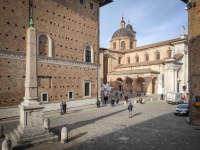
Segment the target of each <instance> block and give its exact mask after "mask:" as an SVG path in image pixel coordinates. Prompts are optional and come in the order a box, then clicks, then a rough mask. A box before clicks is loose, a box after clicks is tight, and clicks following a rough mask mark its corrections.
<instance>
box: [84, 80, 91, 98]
mask: <svg viewBox="0 0 200 150" xmlns="http://www.w3.org/2000/svg"><path fill="white" fill-rule="evenodd" d="M86 83H89V95H86V89H85V88H86V87H85V84H86ZM83 87H84V89H83V97H84V98H87V97H91V80H85V81H84V85H83Z"/></svg>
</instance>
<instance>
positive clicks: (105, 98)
mask: <svg viewBox="0 0 200 150" xmlns="http://www.w3.org/2000/svg"><path fill="white" fill-rule="evenodd" d="M107 100H108V97H107V95H106V96H104V102H105V104H106V103H107Z"/></svg>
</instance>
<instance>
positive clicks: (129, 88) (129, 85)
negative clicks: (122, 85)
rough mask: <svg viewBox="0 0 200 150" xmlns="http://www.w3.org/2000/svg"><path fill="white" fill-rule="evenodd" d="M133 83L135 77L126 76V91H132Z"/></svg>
mask: <svg viewBox="0 0 200 150" xmlns="http://www.w3.org/2000/svg"><path fill="white" fill-rule="evenodd" d="M132 84H133V79H132V78H130V77H126V91H130V92H131V91H132Z"/></svg>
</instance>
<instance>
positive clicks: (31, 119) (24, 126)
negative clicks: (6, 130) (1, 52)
mask: <svg viewBox="0 0 200 150" xmlns="http://www.w3.org/2000/svg"><path fill="white" fill-rule="evenodd" d="M31 16H32V14H31ZM36 44H37V43H36V29H35V28H34V27H33V21H32V17H31V18H30V27H29V28H28V29H27V32H26V79H25V97H24V101H23V102H22V103H21V104H20V105H18V106H19V110H20V124H19V125H18V127H17V129H15V130H14V132H11V133H10V134H11V137H12V139H13V141H14V142H15V143H16V144H27V143H29V144H30V143H31V144H33V143H37V141H41V140H42V141H45V140H51V139H57V138H58V137H57V136H56V135H54V134H53V133H49V131H48V130H47V129H45V127H44V123H43V108H44V105H42V103H40V102H39V101H38V84H37V78H38V69H37V51H36Z"/></svg>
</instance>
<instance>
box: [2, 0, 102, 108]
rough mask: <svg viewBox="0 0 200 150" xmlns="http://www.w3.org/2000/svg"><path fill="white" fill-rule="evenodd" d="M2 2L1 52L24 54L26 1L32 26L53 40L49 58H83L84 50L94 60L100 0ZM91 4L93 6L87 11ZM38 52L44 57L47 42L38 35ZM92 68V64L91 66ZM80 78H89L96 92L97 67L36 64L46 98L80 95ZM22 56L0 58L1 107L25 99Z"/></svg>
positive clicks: (82, 94) (72, 59)
mask: <svg viewBox="0 0 200 150" xmlns="http://www.w3.org/2000/svg"><path fill="white" fill-rule="evenodd" d="M30 2H31V3H30V4H29V1H28V0H16V1H12V0H0V3H1V6H0V14H1V18H0V26H1V28H0V50H6V51H12V52H18V53H20V54H22V53H25V52H26V40H25V39H26V37H25V36H26V30H27V28H28V26H29V5H30V6H32V7H33V21H34V28H36V29H37V34H39V33H41V32H43V33H45V34H47V35H49V36H50V37H51V39H52V41H53V58H57V59H61V60H69V61H73V62H79V63H80V62H83V60H84V48H85V46H86V45H88V44H89V45H90V46H92V47H93V50H94V63H95V64H97V63H98V62H97V61H98V55H97V54H98V40H99V39H98V30H99V29H98V3H97V1H96V0H84V4H80V3H79V0H65V1H63V0H45V1H43V0H42V1H41V0H32V1H30ZM90 3H93V9H90ZM38 44H39V55H40V56H46V57H48V53H49V40H48V38H47V36H44V35H41V36H40V38H39V43H38ZM90 65H91V66H95V65H94V64H90ZM84 80H90V81H91V89H92V91H91V97H96V96H97V69H94V67H88V66H86V67H84V66H78V65H77V66H70V65H65V64H56V63H52V62H51V63H46V62H39V63H38V83H39V89H38V90H39V92H38V96H39V99H41V92H48V93H49V101H50V102H53V101H61V100H68V92H69V91H73V92H74V96H73V98H74V100H78V99H83V98H84ZM24 82H25V60H22V59H9V58H2V57H0V106H1V107H2V106H15V105H17V104H19V103H20V102H21V101H23V97H24Z"/></svg>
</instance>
